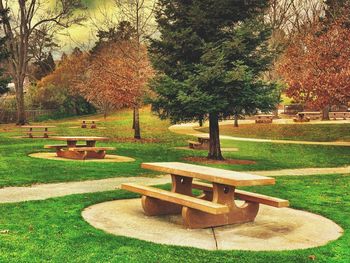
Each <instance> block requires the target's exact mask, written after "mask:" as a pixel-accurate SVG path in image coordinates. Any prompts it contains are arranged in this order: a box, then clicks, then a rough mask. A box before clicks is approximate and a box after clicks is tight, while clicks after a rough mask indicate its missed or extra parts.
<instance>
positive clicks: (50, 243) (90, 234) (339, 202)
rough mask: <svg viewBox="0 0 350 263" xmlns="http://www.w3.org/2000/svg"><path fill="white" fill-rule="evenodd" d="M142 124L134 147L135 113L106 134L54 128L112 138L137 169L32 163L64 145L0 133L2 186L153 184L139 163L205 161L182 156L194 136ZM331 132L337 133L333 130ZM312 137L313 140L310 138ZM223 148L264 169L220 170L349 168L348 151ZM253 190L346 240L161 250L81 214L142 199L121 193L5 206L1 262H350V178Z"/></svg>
mask: <svg viewBox="0 0 350 263" xmlns="http://www.w3.org/2000/svg"><path fill="white" fill-rule="evenodd" d="M92 117H93V118H96V116H92ZM141 120H142V128H143V136H144V140H143V141H142V142H134V141H133V139H132V129H131V112H130V111H122V112H119V113H118V114H114V115H113V116H111V117H110V118H108V119H107V121H106V122H102V123H101V125H102V126H105V127H106V128H107V129H105V130H103V129H98V130H84V131H83V130H81V129H77V128H75V129H70V128H69V127H73V126H77V125H78V119H77V118H75V119H65V120H61V121H59V122H56V121H55V122H47V123H48V124H55V125H57V126H58V127H57V134H59V135H87V134H90V135H101V136H108V137H110V138H112V140H111V142H108V143H103V145H109V146H115V147H117V150H116V151H112V152H111V153H115V154H118V155H124V156H130V157H134V158H136V162H134V163H103V164H102V163H100V164H99V163H79V162H60V161H49V160H42V159H34V158H30V157H28V156H27V155H28V154H29V153H32V152H40V151H45V150H44V149H43V145H45V144H51V143H57V142H54V141H50V140H40V139H39V140H31V139H16V138H12V137H14V136H16V135H18V134H19V133H18V129H16V128H15V127H14V126H11V125H0V158H1V160H0V168H1V169H0V188H1V187H4V186H12V185H30V184H33V183H47V182H64V181H78V180H87V179H99V178H109V177H118V176H140V175H143V176H153V175H155V174H154V173H151V172H148V171H146V170H143V169H140V168H139V165H140V163H141V162H145V161H183V158H185V157H189V156H206V152H205V151H188V150H177V149H175V148H174V147H175V146H185V145H186V140H187V139H188V137H187V136H183V135H177V134H174V133H171V132H170V131H168V126H169V123H168V122H166V121H160V120H158V118H157V117H155V116H152V115H151V114H150V113H149V111H148V109H145V110H143V111H142V115H141ZM276 126H277V125H276ZM309 126H311V125H309ZM259 127H263V126H260V125H259ZM293 127H294V126H293ZM298 127H302V126H301V125H300V126H299V125H298ZM344 127H345V128H341V127H339V128H336V129H338V133H339V135H337V136H336V137H338V138H341V137H342V136H343V137H346V136H348V126H346V125H345V126H344ZM318 128H319V127H317V129H318ZM329 128H330V129H333V128H334V126H331V127H329ZM247 129H248V128H247ZM277 129H279V128H277ZM305 129H306V128H305ZM322 129H326V128H322ZM252 130H253V129H252ZM343 133H344V134H343ZM310 134H312V132H310ZM317 134H318V135H315V136H320V138H316V137H315V136H313V139H314V140H323V139H324V137H322V135H320V134H322V132H318V133H317ZM240 136H241V135H240ZM256 136H258V135H256ZM276 136H279V137H281V138H282V137H283V138H286V137H285V136H286V135H285V134H279V135H278V134H277V132H276ZM303 136H304V135H303ZM310 136H311V135H310ZM247 137H250V136H248V135H247ZM305 138H307V137H306V136H305V137H303V139H305ZM222 144H223V146H225V147H238V148H239V151H238V152H232V153H224V155H225V157H226V158H232V159H241V160H252V161H255V162H256V164H252V165H215V166H218V167H223V168H226V169H232V170H274V169H283V168H301V167H336V166H343V165H349V163H350V158H349V156H350V147H330V146H308V145H288V144H270V143H254V142H238V141H222ZM101 145H102V143H101ZM161 187H168V185H166V186H161ZM250 190H252V191H257V192H259V193H263V194H268V195H272V196H278V197H281V198H285V199H288V200H290V201H291V207H292V208H296V209H301V210H307V211H310V212H314V213H317V214H320V215H323V216H326V217H328V218H330V219H332V220H334V221H335V222H336V223H338V224H339V225H340V226H341V227H342V228H343V229H344V230H345V232H344V235H343V236H342V237H341V238H340V239H338V240H336V241H334V242H331V243H329V244H327V245H326V246H323V247H319V248H313V249H306V250H294V251H280V252H249V251H245V252H244V251H206V250H200V249H194V248H183V247H175V246H165V245H158V244H153V243H149V242H145V241H141V240H136V239H132V238H127V237H121V236H113V235H110V234H106V233H104V232H103V231H100V230H97V229H95V228H93V227H92V226H90V225H89V224H88V223H87V222H85V221H84V220H83V218H82V216H81V211H82V210H83V209H84V208H85V207H87V206H90V205H92V204H96V203H100V202H104V201H109V200H116V199H125V198H133V197H136V196H137V195H134V194H131V193H127V192H125V191H121V190H116V191H111V192H103V193H94V194H82V195H71V196H66V197H61V198H54V199H48V200H44V201H30V202H22V203H15V204H0V262H72V261H74V262H249V263H256V262H258V263H260V262H261V263H265V262H278V263H284V262H285V263H287V262H288V263H289V262H294V263H299V262H301V263H303V262H311V261H312V259H311V258H315V262H324V263H329V262H331V263H333V262H334V263H338V262H339V263H348V262H349V258H350V249H349V244H350V217H349V214H350V195H349V191H350V174H343V175H323V176H308V177H302V176H298V177H293V176H289V177H278V178H277V184H276V185H274V186H264V187H255V188H250ZM320 234H322V229H320Z"/></svg>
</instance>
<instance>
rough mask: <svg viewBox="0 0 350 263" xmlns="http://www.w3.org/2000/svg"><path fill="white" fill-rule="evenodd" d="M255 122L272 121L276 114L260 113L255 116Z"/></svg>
mask: <svg viewBox="0 0 350 263" xmlns="http://www.w3.org/2000/svg"><path fill="white" fill-rule="evenodd" d="M254 118H255V123H272V121H273V118H274V116H273V115H271V114H259V115H256V116H254Z"/></svg>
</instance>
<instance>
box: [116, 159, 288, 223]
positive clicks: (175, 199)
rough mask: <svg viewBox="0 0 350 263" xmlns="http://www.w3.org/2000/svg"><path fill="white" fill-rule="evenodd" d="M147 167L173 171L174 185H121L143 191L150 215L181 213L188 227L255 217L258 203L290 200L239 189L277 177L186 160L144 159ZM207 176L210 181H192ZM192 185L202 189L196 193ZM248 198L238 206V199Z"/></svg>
mask: <svg viewBox="0 0 350 263" xmlns="http://www.w3.org/2000/svg"><path fill="white" fill-rule="evenodd" d="M141 167H142V168H144V169H149V170H154V171H158V172H163V173H168V174H170V175H171V180H172V188H171V191H170V192H169V191H166V190H162V189H158V188H154V187H150V186H143V185H138V184H134V183H127V184H122V186H121V188H122V189H124V190H127V191H131V192H135V193H139V194H141V195H142V199H141V200H142V207H143V209H144V212H145V214H146V215H148V216H157V215H168V214H182V217H183V223H184V225H185V227H187V228H207V227H214V226H222V225H228V224H235V223H244V222H250V221H253V220H254V219H255V217H256V215H257V213H258V210H259V204H265V205H270V206H274V207H286V206H288V205H289V202H288V201H287V200H283V199H279V198H275V197H271V196H266V195H261V194H256V193H252V192H247V191H243V190H238V189H236V187H239V186H254V185H271V184H274V183H275V179H274V178H270V177H264V176H258V175H252V174H249V173H241V172H235V171H228V170H223V169H218V168H211V167H207V166H199V165H193V164H187V163H178V162H165V163H143V164H142V165H141ZM193 179H200V180H205V181H207V182H209V183H202V182H197V181H195V182H194V181H193ZM192 189H198V190H201V191H203V193H202V195H200V196H199V197H195V196H193V194H192ZM237 199H240V200H244V201H245V202H246V204H245V205H243V206H237V204H236V203H235V200H237Z"/></svg>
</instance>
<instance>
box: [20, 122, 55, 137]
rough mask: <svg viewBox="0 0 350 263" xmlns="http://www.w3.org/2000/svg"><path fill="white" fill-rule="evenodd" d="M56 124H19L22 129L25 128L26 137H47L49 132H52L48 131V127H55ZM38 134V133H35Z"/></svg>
mask: <svg viewBox="0 0 350 263" xmlns="http://www.w3.org/2000/svg"><path fill="white" fill-rule="evenodd" d="M55 127H56V126H50V125H24V126H21V128H22V129H26V131H25V132H23V133H25V134H27V136H25V137H26V138H49V134H50V133H52V132H49V128H55ZM36 134H40V135H36Z"/></svg>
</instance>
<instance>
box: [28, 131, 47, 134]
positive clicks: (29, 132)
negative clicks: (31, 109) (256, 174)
mask: <svg viewBox="0 0 350 263" xmlns="http://www.w3.org/2000/svg"><path fill="white" fill-rule="evenodd" d="M22 133H24V134H31V133H43V134H44V133H45V134H52V133H54V132H50V131H25V132H22Z"/></svg>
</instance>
